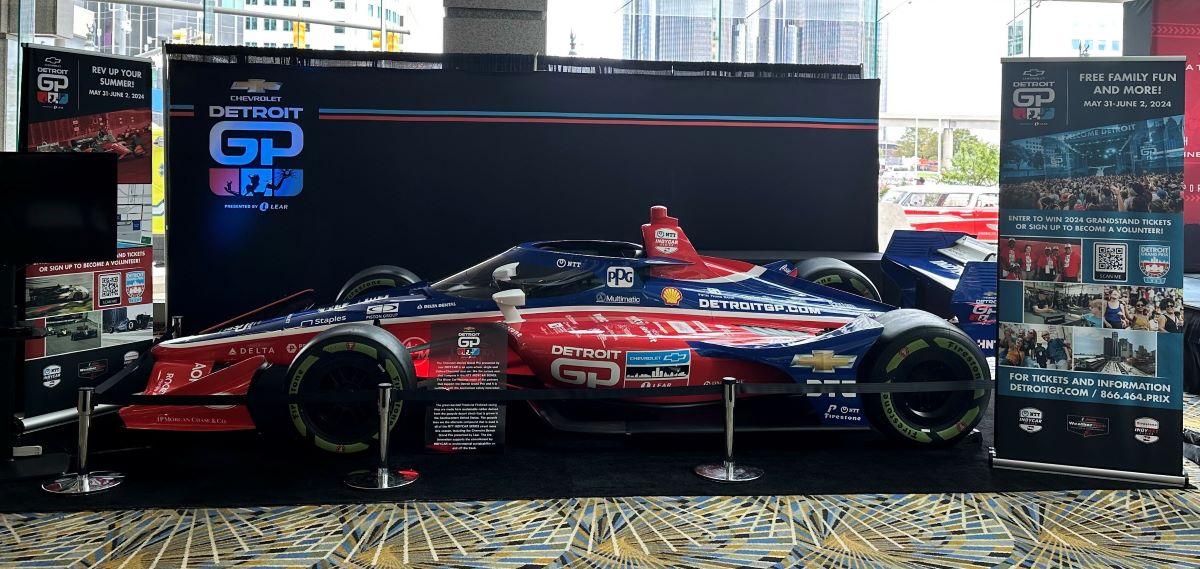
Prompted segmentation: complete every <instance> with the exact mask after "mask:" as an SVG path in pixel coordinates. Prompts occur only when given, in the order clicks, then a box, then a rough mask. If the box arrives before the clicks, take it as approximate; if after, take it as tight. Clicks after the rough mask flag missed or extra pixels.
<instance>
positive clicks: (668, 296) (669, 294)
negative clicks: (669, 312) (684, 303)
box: [660, 286, 683, 306]
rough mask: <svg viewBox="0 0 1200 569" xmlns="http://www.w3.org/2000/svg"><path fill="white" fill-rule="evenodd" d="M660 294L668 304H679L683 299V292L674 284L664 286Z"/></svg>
mask: <svg viewBox="0 0 1200 569" xmlns="http://www.w3.org/2000/svg"><path fill="white" fill-rule="evenodd" d="M660 296H661V298H662V301H663V302H665V303H667V306H679V301H681V300H683V293H682V292H680V291H679V289H677V288H675V287H673V286H669V287H667V288H664V289H663V290H662V294H661V295H660Z"/></svg>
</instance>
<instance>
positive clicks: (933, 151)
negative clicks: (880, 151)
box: [896, 127, 938, 160]
mask: <svg viewBox="0 0 1200 569" xmlns="http://www.w3.org/2000/svg"><path fill="white" fill-rule="evenodd" d="M918 134H919V135H920V136H917V135H918ZM918 139H919V140H918ZM918 143H920V145H921V147H920V152H917V153H916V156H917V157H918V158H924V159H926V160H937V157H938V136H937V133H936V132H934V131H933V129H932V128H921V129H915V128H911V127H910V128H906V129H904V136H901V137H900V140H899V141H897V142H896V156H900V157H909V156H912V155H913V154H914V152H913V147H914V146H915V145H917V144H918Z"/></svg>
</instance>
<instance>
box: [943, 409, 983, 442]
mask: <svg viewBox="0 0 1200 569" xmlns="http://www.w3.org/2000/svg"><path fill="white" fill-rule="evenodd" d="M978 415H979V406H974V407H971V408H970V409H967V413H966V414H965V415H963V416H962V418H960V419H959V420H958V421H956V422H955V423H954V424H953V425H950V426H949V427H947V428H945V429H942V430H940V431H938V433H937V434H938V436H939V437H941V438H942V439H943V440H944V439H952V438H954V437H956V436H958V435H959V434H960V433H962V432H963V431H965V430H966V426H967V425H970V424H971V421H974V420H975V417H976V416H978Z"/></svg>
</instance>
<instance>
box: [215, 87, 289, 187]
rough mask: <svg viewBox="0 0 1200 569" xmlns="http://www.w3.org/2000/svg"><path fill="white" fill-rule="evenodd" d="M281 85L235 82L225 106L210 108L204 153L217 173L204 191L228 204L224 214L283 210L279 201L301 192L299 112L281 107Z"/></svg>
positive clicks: (282, 105)
mask: <svg viewBox="0 0 1200 569" xmlns="http://www.w3.org/2000/svg"><path fill="white" fill-rule="evenodd" d="M282 88H283V83H280V82H278V81H268V80H266V79H257V78H252V79H246V80H242V81H234V82H232V83H231V84H230V86H229V89H230V91H232V94H230V95H229V104H227V105H210V106H209V107H208V113H207V114H208V118H210V119H217V121H216V122H215V123H213V125H212V127H211V128H210V130H209V135H208V150H209V155H210V157H211V158H212V160H213V162H215V167H213V168H210V169H209V171H208V187H209V190H210V191H211V192H212V193H213V194H214V195H216V196H219V197H221V198H226V199H228V200H229V202H227V203H225V204H224V207H225V208H226V209H245V210H255V209H257V210H259V211H272V210H286V209H287V208H288V204H287V203H283V202H281V201H280V200H281V199H283V198H292V197H295V196H298V195H300V192H301V191H303V190H304V170H302V169H300V168H295V167H294V166H295V164H297V163H298V162H299V158H300V154H301V152H303V150H304V130H303V129H302V128H301V127H300V124H299V120H300V118H301V116H302V115H303V113H304V109H303V108H302V107H289V106H285V105H284V104H283V96H282V95H279V94H278V93H279V92H280V90H281V89H282Z"/></svg>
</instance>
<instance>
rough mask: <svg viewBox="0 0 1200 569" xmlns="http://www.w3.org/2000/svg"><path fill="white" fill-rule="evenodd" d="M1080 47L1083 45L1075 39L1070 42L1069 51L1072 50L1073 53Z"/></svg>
mask: <svg viewBox="0 0 1200 569" xmlns="http://www.w3.org/2000/svg"><path fill="white" fill-rule="evenodd" d="M1081 45H1083V42H1081V41H1079V40H1077V39H1075V40H1071V49H1073V50H1075V51H1079V46H1081Z"/></svg>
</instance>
